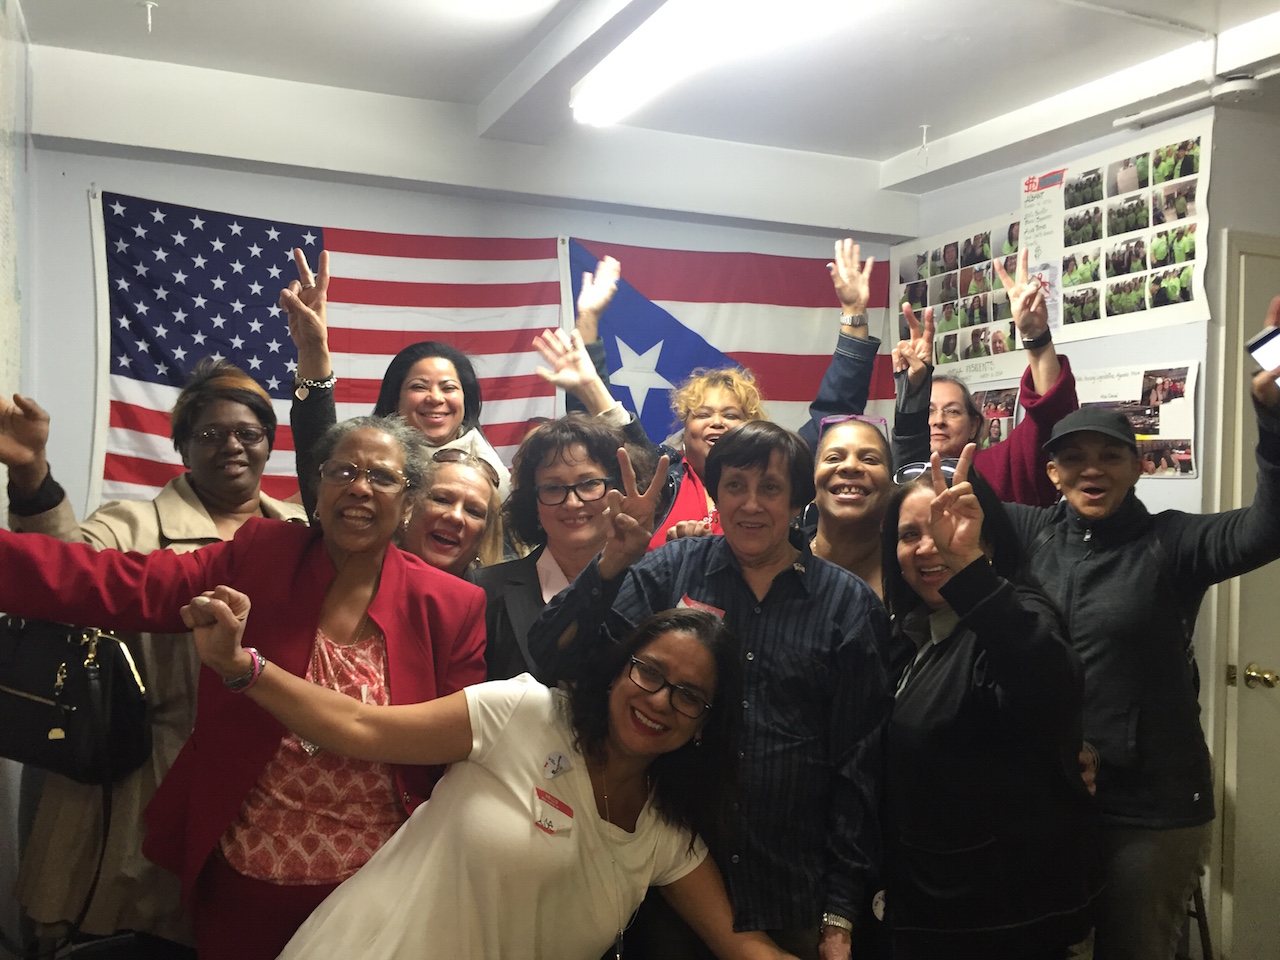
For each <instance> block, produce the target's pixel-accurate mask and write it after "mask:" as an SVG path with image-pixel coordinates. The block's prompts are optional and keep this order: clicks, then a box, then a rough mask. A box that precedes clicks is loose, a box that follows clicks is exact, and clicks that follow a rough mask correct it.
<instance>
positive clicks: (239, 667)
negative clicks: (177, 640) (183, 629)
mask: <svg viewBox="0 0 1280 960" xmlns="http://www.w3.org/2000/svg"><path fill="white" fill-rule="evenodd" d="M249 607H250V603H249V598H248V597H247V596H245V595H244V594H243V593H241V592H240V591H239V590H233V589H232V588H231V587H224V586H218V587H215V588H214V589H212V590H206V591H205V592H204V593H202V594H200V596H198V597H192V598H191V602H190V603H188V604H187V605H186V606H184V607H183V608H182V609H181V610H180V611H179V613H180V614H181V616H182V622H183V623H185V624H186V625H187V629H188V630H190V631H191V633H192V636H194V637H195V641H196V653H197V654H198V655H199V656H200V662H201V663H203V664H204V665H205V666H207V667H209V668H210V669H211V670H213V671H214V672H215V673H217V674H218V675H219V676H223V677H238V676H241V675H243V674H244V673H247V672H248V671H249V670H250V669H251V668H252V667H253V655H252V654H250V653H247V652H245V650H243V649H242V648H241V646H240V639H241V637H243V636H244V625H245V621H246V620H247V619H248V617H249Z"/></svg>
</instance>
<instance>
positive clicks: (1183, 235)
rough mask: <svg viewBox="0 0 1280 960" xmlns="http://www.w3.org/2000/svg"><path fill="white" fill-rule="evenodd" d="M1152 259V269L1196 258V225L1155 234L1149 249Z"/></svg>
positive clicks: (1191, 224) (1190, 224) (1192, 224)
mask: <svg viewBox="0 0 1280 960" xmlns="http://www.w3.org/2000/svg"><path fill="white" fill-rule="evenodd" d="M1147 252H1148V254H1149V255H1150V257H1151V269H1153V270H1154V269H1156V268H1157V267H1168V266H1172V265H1174V264H1177V263H1186V262H1187V261H1189V260H1194V259H1195V258H1196V225H1195V224H1194V223H1189V224H1187V225H1186V226H1183V227H1175V228H1173V229H1172V230H1162V231H1160V232H1159V233H1156V234H1153V235H1152V237H1151V245H1150V246H1149V247H1148V248H1147Z"/></svg>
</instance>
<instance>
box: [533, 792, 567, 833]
mask: <svg viewBox="0 0 1280 960" xmlns="http://www.w3.org/2000/svg"><path fill="white" fill-rule="evenodd" d="M533 824H534V826H536V827H537V828H538V829H539V830H541V831H542V832H543V833H549V834H551V836H553V837H554V836H555V835H556V834H560V833H568V832H569V831H570V830H572V829H573V807H571V806H569V805H568V804H567V803H565V802H564V801H563V800H561V799H560V798H559V797H554V796H552V795H551V794H549V793H547V791H545V790H543V789H542V788H541V787H534V790H533Z"/></svg>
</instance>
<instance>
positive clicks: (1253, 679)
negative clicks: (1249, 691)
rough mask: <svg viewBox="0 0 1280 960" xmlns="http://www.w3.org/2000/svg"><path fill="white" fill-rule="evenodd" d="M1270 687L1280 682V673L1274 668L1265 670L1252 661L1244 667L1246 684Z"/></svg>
mask: <svg viewBox="0 0 1280 960" xmlns="http://www.w3.org/2000/svg"><path fill="white" fill-rule="evenodd" d="M1260 683H1261V684H1262V685H1263V686H1265V687H1267V688H1268V689H1270V688H1271V687H1274V686H1275V685H1276V684H1280V673H1275V672H1274V671H1272V670H1263V669H1262V668H1261V667H1260V666H1258V665H1257V664H1256V663H1251V664H1249V665H1248V666H1246V667H1245V668H1244V685H1245V686H1246V687H1256V686H1257V685H1258V684H1260Z"/></svg>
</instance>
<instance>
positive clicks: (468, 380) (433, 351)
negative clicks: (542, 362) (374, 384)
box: [373, 340, 484, 433]
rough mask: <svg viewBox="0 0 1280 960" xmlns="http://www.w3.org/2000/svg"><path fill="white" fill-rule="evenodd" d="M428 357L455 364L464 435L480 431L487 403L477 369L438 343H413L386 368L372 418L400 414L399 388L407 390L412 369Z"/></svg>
mask: <svg viewBox="0 0 1280 960" xmlns="http://www.w3.org/2000/svg"><path fill="white" fill-rule="evenodd" d="M427 357H439V358H440V359H442V360H448V361H449V362H450V363H452V364H453V369H454V370H456V371H457V372H458V383H459V384H461V386H462V432H463V433H466V432H467V431H468V430H475V429H477V428H478V427H479V426H480V408H481V407H482V406H483V405H484V401H483V399H482V398H481V396H480V381H479V379H477V378H476V368H475V367H473V366H472V365H471V359H470V358H469V357H468V356H467V355H466V354H465V353H463V352H462V351H461V350H459V349H457V348H456V347H451V346H449V344H447V343H439V342H438V341H435V340H423V341H421V342H419V343H411V344H409V346H407V347H405V348H404V349H403V350H401V351H400V352H399V353H397V354H396V355H395V357H394V358H393V359H392V361H391V363H390V364H388V366H387V372H386V373H384V374H383V375H382V386H381V388H379V390H378V403H377V405H376V406H375V407H374V408H373V415H374V416H375V417H387V416H391V415H392V414H394V413H399V412H400V388H401V387H403V386H404V382H405V380H406V379H407V378H408V376H409V371H410V370H412V369H413V365H414V364H415V363H417V362H418V361H419V360H423V359H425V358H427Z"/></svg>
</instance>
